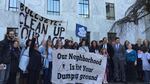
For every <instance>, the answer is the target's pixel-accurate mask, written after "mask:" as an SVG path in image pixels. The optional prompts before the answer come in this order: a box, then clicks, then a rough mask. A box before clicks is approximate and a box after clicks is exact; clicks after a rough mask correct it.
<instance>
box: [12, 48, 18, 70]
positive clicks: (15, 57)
mask: <svg viewBox="0 0 150 84" xmlns="http://www.w3.org/2000/svg"><path fill="white" fill-rule="evenodd" d="M19 56H20V49H19V48H13V49H12V51H11V63H10V72H12V73H16V72H17V71H18V70H19V68H18V65H19Z"/></svg>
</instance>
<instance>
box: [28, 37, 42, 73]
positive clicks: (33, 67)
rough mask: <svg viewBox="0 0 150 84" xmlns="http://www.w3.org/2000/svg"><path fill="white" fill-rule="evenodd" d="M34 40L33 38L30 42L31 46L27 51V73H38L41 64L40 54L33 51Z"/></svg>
mask: <svg viewBox="0 0 150 84" xmlns="http://www.w3.org/2000/svg"><path fill="white" fill-rule="evenodd" d="M35 41H36V39H35V38H33V39H32V42H31V46H30V49H29V57H30V59H29V65H28V70H29V71H40V69H41V66H42V63H41V57H42V56H41V53H40V52H39V51H38V50H36V49H34V45H35Z"/></svg>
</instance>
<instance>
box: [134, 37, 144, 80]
mask: <svg viewBox="0 0 150 84" xmlns="http://www.w3.org/2000/svg"><path fill="white" fill-rule="evenodd" d="M141 48H142V40H141V39H138V40H137V43H136V44H135V45H134V50H135V51H136V52H137V53H138V51H141ZM137 77H138V80H139V81H143V70H142V59H141V58H140V57H139V56H138V58H137Z"/></svg>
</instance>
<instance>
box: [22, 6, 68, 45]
mask: <svg viewBox="0 0 150 84" xmlns="http://www.w3.org/2000/svg"><path fill="white" fill-rule="evenodd" d="M19 26H20V29H19V30H20V31H19V33H20V34H19V36H20V38H21V39H28V38H32V36H33V35H34V34H37V35H38V43H40V42H41V41H42V39H43V36H44V35H46V36H45V37H46V38H48V37H51V39H52V41H53V42H54V41H56V40H57V39H58V38H59V39H61V40H64V38H65V31H66V29H65V27H66V23H64V22H62V21H56V20H50V19H47V18H45V17H43V16H40V15H39V14H37V13H35V12H34V11H32V10H31V9H29V8H28V7H27V6H25V5H24V4H23V3H20V13H19Z"/></svg>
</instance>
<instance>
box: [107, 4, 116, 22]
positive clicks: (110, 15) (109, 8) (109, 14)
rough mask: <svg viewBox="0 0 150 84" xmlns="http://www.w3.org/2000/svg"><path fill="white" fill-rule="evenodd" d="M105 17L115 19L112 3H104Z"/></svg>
mask: <svg viewBox="0 0 150 84" xmlns="http://www.w3.org/2000/svg"><path fill="white" fill-rule="evenodd" d="M106 18H107V19H108V20H115V8H114V4H113V3H106Z"/></svg>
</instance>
